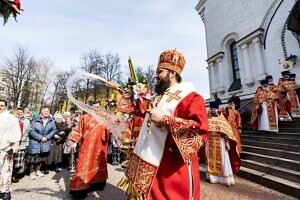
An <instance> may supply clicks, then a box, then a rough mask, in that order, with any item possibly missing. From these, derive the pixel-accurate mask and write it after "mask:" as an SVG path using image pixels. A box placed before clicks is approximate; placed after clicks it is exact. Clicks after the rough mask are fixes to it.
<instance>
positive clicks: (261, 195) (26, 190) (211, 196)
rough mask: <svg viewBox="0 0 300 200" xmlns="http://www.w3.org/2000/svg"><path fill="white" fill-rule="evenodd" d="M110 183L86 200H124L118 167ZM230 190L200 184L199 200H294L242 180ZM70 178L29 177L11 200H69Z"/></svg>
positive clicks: (111, 173)
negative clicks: (119, 184) (34, 178)
mask: <svg viewBox="0 0 300 200" xmlns="http://www.w3.org/2000/svg"><path fill="white" fill-rule="evenodd" d="M108 169H109V179H108V183H107V185H106V187H105V189H104V190H103V191H101V192H100V191H95V192H91V193H89V195H88V197H87V198H86V199H87V200H93V199H98V200H99V199H100V200H125V199H126V198H125V196H124V194H123V192H122V191H121V190H120V189H119V188H117V187H116V186H115V185H116V183H117V182H118V180H120V178H121V177H122V176H123V173H124V170H123V169H122V168H120V167H118V166H111V165H109V166H108ZM236 182H237V184H236V185H235V186H233V187H226V186H222V185H215V184H209V183H207V182H206V181H205V180H202V181H201V200H293V199H295V198H292V197H290V196H286V195H284V194H281V193H279V192H276V191H273V190H270V189H268V188H265V187H262V186H260V185H257V184H255V183H252V182H249V181H247V180H245V179H242V178H236ZM68 185H69V174H68V172H67V171H66V170H63V171H61V172H59V173H57V174H56V173H54V172H51V173H50V174H48V175H47V176H45V177H42V178H39V179H36V180H30V179H29V177H28V176H26V177H24V178H23V179H21V180H20V182H19V183H15V184H13V187H12V199H13V200H24V199H26V200H55V199H70V200H71V199H72V197H71V196H70V195H69V193H68Z"/></svg>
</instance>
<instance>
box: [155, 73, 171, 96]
mask: <svg viewBox="0 0 300 200" xmlns="http://www.w3.org/2000/svg"><path fill="white" fill-rule="evenodd" d="M170 86H171V80H170V78H168V77H166V78H165V79H161V80H160V81H159V82H158V83H157V84H156V85H155V92H156V93H157V94H159V95H161V94H163V93H164V92H165V91H166V89H168V88H169V87H170Z"/></svg>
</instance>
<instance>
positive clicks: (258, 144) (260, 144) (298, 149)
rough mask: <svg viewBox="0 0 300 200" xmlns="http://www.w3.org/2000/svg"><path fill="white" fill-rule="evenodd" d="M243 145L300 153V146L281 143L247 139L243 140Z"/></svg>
mask: <svg viewBox="0 0 300 200" xmlns="http://www.w3.org/2000/svg"><path fill="white" fill-rule="evenodd" d="M242 144H244V145H250V146H256V147H265V148H273V149H279V150H285V151H293V152H300V146H299V145H289V144H279V143H272V142H264V141H253V140H246V139H243V140H242Z"/></svg>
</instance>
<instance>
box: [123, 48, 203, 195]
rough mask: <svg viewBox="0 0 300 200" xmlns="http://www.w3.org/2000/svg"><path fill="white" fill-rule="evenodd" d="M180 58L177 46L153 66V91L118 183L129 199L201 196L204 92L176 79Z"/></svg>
mask: <svg viewBox="0 0 300 200" xmlns="http://www.w3.org/2000/svg"><path fill="white" fill-rule="evenodd" d="M184 64H185V59H184V57H183V55H182V54H181V53H180V52H178V51H177V50H166V51H164V52H163V53H162V54H161V55H160V58H159V63H158V68H157V71H156V79H157V84H156V86H155V92H156V95H155V96H154V97H153V99H152V100H151V104H150V108H149V110H148V113H147V114H146V116H145V118H144V123H143V126H142V128H141V131H140V133H139V136H138V139H137V143H136V146H135V149H134V151H133V153H132V154H131V156H130V160H129V165H128V168H127V171H126V177H124V178H123V179H122V180H121V181H120V182H119V183H118V185H119V186H120V187H121V188H122V189H123V190H124V191H125V193H126V195H127V196H128V199H146V200H161V199H165V200H174V199H176V200H187V199H194V200H199V199H200V177H199V164H198V162H199V161H198V159H199V158H198V155H197V152H198V150H199V149H200V147H201V146H202V145H204V142H205V139H206V137H207V133H208V119H207V113H206V109H205V105H204V100H203V98H202V97H201V96H200V95H199V94H197V93H196V92H195V89H194V87H193V85H192V84H191V83H181V76H180V74H181V72H182V69H183V67H184Z"/></svg>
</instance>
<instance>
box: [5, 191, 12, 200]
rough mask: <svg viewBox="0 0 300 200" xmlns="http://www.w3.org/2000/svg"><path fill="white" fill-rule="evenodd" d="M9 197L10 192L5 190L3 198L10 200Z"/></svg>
mask: <svg viewBox="0 0 300 200" xmlns="http://www.w3.org/2000/svg"><path fill="white" fill-rule="evenodd" d="M10 199H11V195H10V192H5V193H4V195H3V200H10Z"/></svg>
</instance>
